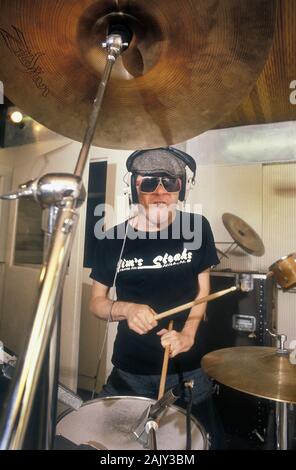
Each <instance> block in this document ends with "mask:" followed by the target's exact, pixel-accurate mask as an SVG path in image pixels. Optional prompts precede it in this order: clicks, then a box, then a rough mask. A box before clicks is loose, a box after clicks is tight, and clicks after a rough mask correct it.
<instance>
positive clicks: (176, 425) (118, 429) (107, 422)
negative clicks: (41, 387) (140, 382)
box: [56, 397, 208, 450]
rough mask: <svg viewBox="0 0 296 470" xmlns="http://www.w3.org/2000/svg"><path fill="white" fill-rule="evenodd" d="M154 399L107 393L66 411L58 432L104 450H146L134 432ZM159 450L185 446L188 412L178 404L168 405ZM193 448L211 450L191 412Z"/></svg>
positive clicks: (159, 433) (159, 436) (161, 421)
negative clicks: (76, 408)
mask: <svg viewBox="0 0 296 470" xmlns="http://www.w3.org/2000/svg"><path fill="white" fill-rule="evenodd" d="M152 403H155V400H150V399H148V398H142V397H105V398H99V399H97V400H93V401H90V402H87V403H85V404H84V405H82V407H81V408H79V410H77V411H72V410H71V411H66V412H65V413H64V414H63V415H62V416H61V418H60V419H59V421H58V424H57V429H56V434H57V436H62V437H64V438H66V439H68V440H69V441H71V442H73V443H74V444H76V445H78V446H79V445H90V443H92V444H93V445H94V447H95V448H97V449H101V450H143V446H142V444H141V443H140V442H139V441H137V440H136V437H135V435H134V434H133V432H132V429H133V428H134V426H135V424H136V423H137V422H138V421H139V420H140V418H141V416H142V414H143V412H144V411H145V410H146V409H147V407H148V406H149V405H150V404H152ZM156 441H157V449H158V450H185V449H186V413H185V411H184V410H182V409H181V408H178V407H177V406H170V407H168V408H167V409H166V410H165V412H164V415H163V416H162V417H161V419H160V422H159V428H158V430H157V431H156ZM191 447H192V450H208V442H207V438H206V434H205V432H204V430H203V428H202V427H201V426H200V424H199V423H198V422H197V420H196V419H195V418H194V417H192V416H191Z"/></svg>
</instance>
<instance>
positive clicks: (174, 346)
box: [157, 328, 194, 357]
mask: <svg viewBox="0 0 296 470" xmlns="http://www.w3.org/2000/svg"><path fill="white" fill-rule="evenodd" d="M157 334H158V336H161V344H162V346H163V347H164V348H166V346H170V357H175V356H177V354H180V353H182V352H186V351H189V349H190V348H192V346H193V344H194V337H193V336H192V335H190V334H188V333H186V332H185V331H180V332H179V331H175V330H172V331H168V330H167V329H165V328H163V329H162V330H160V331H158V333H157Z"/></svg>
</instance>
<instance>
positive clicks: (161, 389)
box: [157, 320, 173, 400]
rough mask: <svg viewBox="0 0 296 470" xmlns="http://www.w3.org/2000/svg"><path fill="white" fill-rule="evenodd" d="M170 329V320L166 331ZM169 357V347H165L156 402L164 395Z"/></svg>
mask: <svg viewBox="0 0 296 470" xmlns="http://www.w3.org/2000/svg"><path fill="white" fill-rule="evenodd" d="M172 329H173V320H170V323H169V326H168V331H172ZM169 355H170V345H168V346H166V347H165V350H164V357H163V363H162V370H161V377H160V384H159V391H158V398H157V400H160V399H161V398H162V397H163V394H164V390H165V382H166V377H167V372H168V364H169Z"/></svg>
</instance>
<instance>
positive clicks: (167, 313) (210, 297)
mask: <svg viewBox="0 0 296 470" xmlns="http://www.w3.org/2000/svg"><path fill="white" fill-rule="evenodd" d="M236 290H239V287H237V286H232V287H229V288H228V289H224V290H220V291H218V292H215V293H214V294H210V295H206V296H205V297H201V298H200V299H196V300H193V301H192V302H188V303H187V304H183V305H179V307H175V308H171V309H170V310H166V311H165V312H162V313H159V314H158V315H155V316H154V318H155V320H157V321H158V320H161V319H162V318H166V317H169V316H170V315H174V314H175V313H179V312H182V311H183V310H186V309H188V308H191V307H193V306H194V305H198V304H202V303H204V302H209V301H210V300H214V299H218V297H222V296H223V295H226V294H228V293H230V292H234V291H236Z"/></svg>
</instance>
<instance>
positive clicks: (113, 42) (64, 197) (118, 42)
mask: <svg viewBox="0 0 296 470" xmlns="http://www.w3.org/2000/svg"><path fill="white" fill-rule="evenodd" d="M130 39H131V34H130V31H129V30H127V34H126V36H125V35H124V33H122V34H118V33H117V31H114V30H113V31H111V28H110V31H109V34H108V36H107V39H106V43H104V44H103V47H105V48H106V50H107V58H106V65H105V70H104V73H103V76H102V79H101V82H100V85H99V88H98V92H97V95H96V98H95V100H94V103H93V108H92V112H91V115H90V119H89V124H88V127H87V130H86V133H85V137H84V140H83V144H82V148H81V151H80V153H79V157H78V161H77V164H76V167H75V171H74V175H72V174H65V173H51V174H47V175H44V176H43V177H41V178H40V179H36V180H32V181H29V182H28V183H25V184H23V185H21V186H20V187H19V188H18V190H17V191H16V192H13V193H10V194H6V195H3V196H0V198H1V199H7V200H13V199H17V198H20V197H32V198H34V199H35V200H36V201H37V202H39V204H40V205H41V207H42V208H43V209H45V208H48V209H49V211H50V213H51V217H52V216H53V215H54V219H55V220H54V224H53V225H54V229H53V233H51V234H50V233H49V234H48V243H49V249H48V256H47V260H46V261H45V262H44V263H43V266H42V269H41V275H40V292H39V299H38V303H37V307H36V311H35V317H34V323H33V327H32V330H31V333H30V337H29V340H28V346H27V348H26V351H25V354H24V355H23V357H22V358H20V360H19V363H18V366H17V370H16V372H15V377H14V379H13V382H12V384H11V388H10V392H9V396H8V401H7V406H6V407H5V413H4V416H3V419H2V421H1V425H0V449H3V450H6V449H22V448H23V445H24V441H25V438H26V435H27V432H28V431H29V430H30V426H29V423H30V419H31V417H32V407H33V403H34V399H35V395H36V390H37V386H38V383H39V380H40V376H41V371H42V369H45V370H46V375H47V387H45V388H46V390H45V391H44V392H41V394H43V396H42V397H41V401H40V403H41V404H42V407H43V408H44V409H45V423H44V426H42V427H40V429H39V433H41V435H45V436H46V437H45V439H38V442H37V440H36V442H35V443H34V445H33V447H32V446H31V448H39V449H40V448H41V449H42V448H43V449H44V448H45V449H47V448H50V445H51V443H52V442H53V439H54V429H55V419H56V417H55V416H53V413H52V410H53V409H55V408H56V400H57V393H56V390H55V389H56V379H55V377H56V376H57V370H58V361H59V358H58V347H57V340H58V338H59V332H58V330H57V328H58V327H57V325H59V323H60V321H59V316H60V312H59V305H60V299H61V294H62V288H63V284H64V279H65V274H66V269H67V265H68V261H69V257H70V252H71V246H72V242H73V239H74V233H75V227H76V225H77V220H78V211H77V207H78V206H79V204H80V203H82V202H83V200H84V196H85V192H84V189H83V185H82V175H83V171H84V168H85V165H86V163H87V159H88V154H89V149H90V146H91V143H92V139H93V136H94V132H95V128H96V124H97V120H98V116H99V113H100V110H101V105H102V100H103V97H104V93H105V89H106V86H107V83H108V80H109V78H110V74H111V70H112V67H113V64H114V63H115V61H116V59H117V58H118V57H119V56H120V54H121V53H122V52H123V51H124V50H125V49H126V48H127V47H128V45H129V41H130ZM54 207H56V208H57V210H56V211H54V210H53V208H54ZM53 212H55V214H53ZM48 348H49V350H50V351H51V354H50V356H51V358H50V359H49V364H46V360H47V359H46V352H47V351H48ZM43 411H44V410H43ZM44 428H45V429H44ZM36 434H38V433H36ZM36 439H37V437H36Z"/></svg>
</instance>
